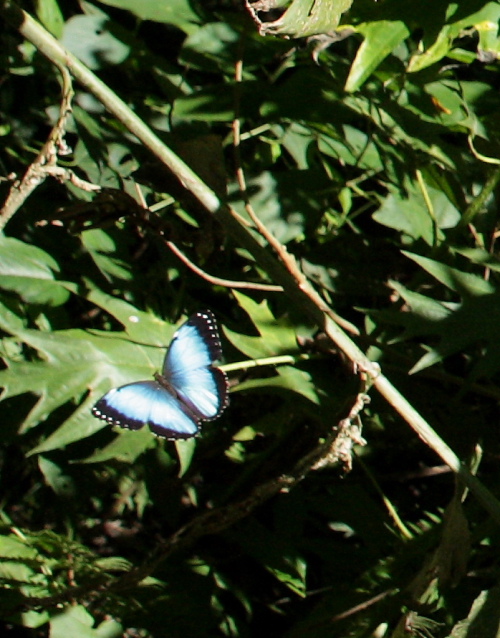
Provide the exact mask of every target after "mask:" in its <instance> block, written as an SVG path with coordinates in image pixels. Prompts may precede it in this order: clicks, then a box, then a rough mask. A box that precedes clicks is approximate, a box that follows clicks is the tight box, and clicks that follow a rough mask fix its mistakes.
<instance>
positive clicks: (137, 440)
mask: <svg viewBox="0 0 500 638" xmlns="http://www.w3.org/2000/svg"><path fill="white" fill-rule="evenodd" d="M155 445H156V439H155V437H154V436H152V435H151V432H150V430H149V428H147V427H144V428H142V429H140V430H135V431H133V430H120V431H119V432H117V435H116V437H115V438H114V439H113V440H112V441H111V443H109V444H108V445H106V446H105V447H104V448H102V449H98V450H96V451H95V452H94V453H93V454H91V455H90V456H88V457H87V458H86V459H84V460H82V461H80V463H104V462H105V461H110V460H112V459H116V460H117V461H121V462H122V463H135V461H136V460H137V459H138V458H139V456H140V455H141V454H142V453H143V452H145V451H146V450H148V449H149V448H152V447H154V446H155Z"/></svg>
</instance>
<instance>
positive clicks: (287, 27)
mask: <svg viewBox="0 0 500 638" xmlns="http://www.w3.org/2000/svg"><path fill="white" fill-rule="evenodd" d="M351 4H352V0H291V4H290V6H289V7H288V9H287V10H286V11H285V12H284V13H283V14H282V15H281V16H280V17H279V18H278V19H277V20H274V21H272V22H271V21H268V22H260V21H259V29H260V33H261V34H262V35H281V36H290V37H292V38H305V37H308V36H311V35H317V34H322V33H329V32H330V31H334V30H335V29H336V27H337V25H338V23H339V21H340V16H341V15H342V14H343V13H344V12H345V11H347V10H348V9H349V7H350V6H351ZM272 8H273V9H274V8H275V5H274V4H273V6H272Z"/></svg>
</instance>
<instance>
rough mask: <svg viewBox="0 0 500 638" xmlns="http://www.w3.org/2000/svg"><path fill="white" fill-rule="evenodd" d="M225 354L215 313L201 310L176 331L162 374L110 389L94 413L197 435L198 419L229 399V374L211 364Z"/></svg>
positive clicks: (125, 423)
mask: <svg viewBox="0 0 500 638" xmlns="http://www.w3.org/2000/svg"><path fill="white" fill-rule="evenodd" d="M221 357H222V347H221V343H220V339H219V333H218V330H217V323H216V321H215V317H214V315H213V313H212V312H211V311H210V310H206V311H203V312H197V313H196V314H195V315H193V316H192V317H191V318H190V319H189V320H188V321H187V322H186V323H185V324H183V325H182V326H181V327H180V328H179V330H177V332H176V333H175V335H174V337H173V339H172V342H171V344H170V347H169V349H168V351H167V355H166V357H165V362H164V364H163V370H162V374H158V373H157V374H155V378H154V381H138V382H136V383H129V384H127V385H123V386H121V387H119V388H115V389H113V390H110V392H108V393H107V394H105V395H104V396H103V397H102V399H100V400H99V401H98V402H97V403H96V404H95V406H94V407H93V408H92V414H93V415H94V416H95V417H97V418H99V419H103V420H104V421H107V422H108V423H110V424H111V425H118V426H120V427H123V428H128V429H130V430H138V429H140V428H142V427H143V426H144V425H146V424H147V425H148V426H149V428H150V430H151V431H152V432H154V433H155V434H157V435H158V436H163V437H166V438H170V439H187V438H190V437H192V436H195V435H196V434H197V432H198V429H199V425H200V423H201V422H203V421H210V420H212V419H216V418H217V417H218V416H219V415H220V414H221V413H222V411H223V410H224V409H225V408H226V406H227V403H228V382H227V377H226V374H225V372H223V371H222V370H220V368H216V367H214V366H213V363H214V362H215V361H217V360H218V359H220V358H221Z"/></svg>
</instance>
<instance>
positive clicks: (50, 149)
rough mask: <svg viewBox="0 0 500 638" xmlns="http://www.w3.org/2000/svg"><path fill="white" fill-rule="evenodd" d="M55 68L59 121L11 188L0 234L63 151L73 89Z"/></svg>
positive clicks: (64, 71)
mask: <svg viewBox="0 0 500 638" xmlns="http://www.w3.org/2000/svg"><path fill="white" fill-rule="evenodd" d="M57 66H58V68H59V71H60V72H61V77H62V97H61V106H60V110H59V117H58V119H57V122H56V123H55V125H54V126H53V128H52V130H51V132H50V134H49V137H48V139H47V141H46V142H45V144H44V145H43V147H42V150H41V151H40V152H39V153H38V155H37V156H36V158H35V160H34V161H33V162H32V163H31V164H30V166H29V167H28V170H27V171H26V173H25V174H24V177H23V178H22V179H21V180H16V181H15V182H14V183H13V184H12V186H11V188H10V190H9V194H8V195H7V199H6V200H5V203H4V205H3V207H2V209H1V210H0V231H2V230H3V229H4V228H5V226H6V224H7V223H8V222H9V220H10V219H11V218H12V217H13V216H14V215H15V214H16V212H17V211H18V210H19V208H20V207H21V206H22V205H23V203H24V202H25V201H26V199H27V198H28V197H29V196H30V195H31V193H32V192H33V191H34V190H35V188H37V187H38V186H39V185H40V184H42V183H43V182H44V181H45V179H46V177H47V176H48V175H49V174H50V171H51V170H52V169H54V167H55V166H56V163H57V156H58V153H59V152H61V150H62V149H65V148H66V144H65V142H64V134H65V127H66V120H67V118H68V115H69V114H70V113H71V100H72V98H73V87H72V83H71V75H70V74H69V71H68V69H67V68H66V67H65V66H64V65H62V64H57Z"/></svg>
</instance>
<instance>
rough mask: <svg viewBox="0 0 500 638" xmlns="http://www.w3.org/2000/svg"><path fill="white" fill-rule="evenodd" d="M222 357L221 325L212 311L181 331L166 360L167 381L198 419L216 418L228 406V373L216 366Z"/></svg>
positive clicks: (192, 321)
mask: <svg viewBox="0 0 500 638" xmlns="http://www.w3.org/2000/svg"><path fill="white" fill-rule="evenodd" d="M221 357H222V347H221V343H220V338H219V332H218V330H217V322H216V320H215V317H214V315H213V313H212V312H211V311H210V310H205V311H203V312H197V313H196V314H195V315H193V316H192V317H191V318H190V319H189V321H187V322H186V323H185V324H183V325H182V326H181V327H180V328H179V330H178V331H177V332H176V333H175V335H174V338H173V339H172V343H171V344H170V347H169V349H168V352H167V356H166V357H165V363H164V365H163V375H162V377H163V379H164V380H165V381H166V382H167V384H168V385H170V386H171V387H172V389H173V391H174V393H175V394H176V395H177V396H178V397H179V399H180V400H181V401H182V402H183V403H184V404H185V406H187V408H188V409H189V411H190V412H191V413H192V414H193V415H194V416H195V417H197V418H198V419H201V420H206V421H209V420H211V419H215V418H217V417H218V416H219V415H220V414H221V412H222V411H223V410H224V408H225V407H226V406H227V403H228V382H227V377H226V374H225V372H223V371H222V370H220V369H219V368H215V367H213V365H212V364H213V362H214V361H217V360H218V359H220V358H221ZM158 380H159V381H160V383H161V382H162V381H161V377H160V378H158Z"/></svg>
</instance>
